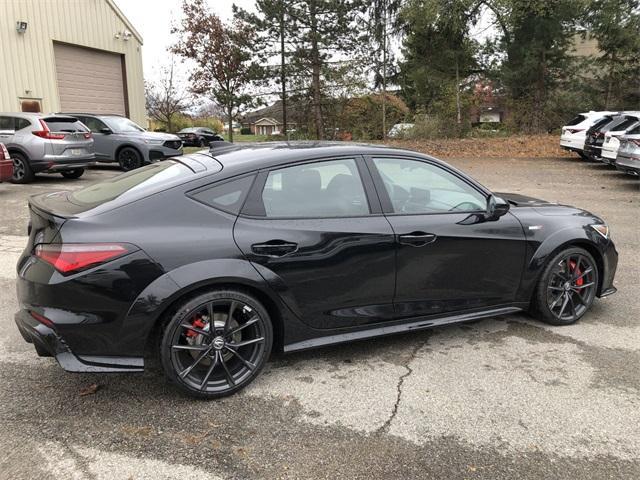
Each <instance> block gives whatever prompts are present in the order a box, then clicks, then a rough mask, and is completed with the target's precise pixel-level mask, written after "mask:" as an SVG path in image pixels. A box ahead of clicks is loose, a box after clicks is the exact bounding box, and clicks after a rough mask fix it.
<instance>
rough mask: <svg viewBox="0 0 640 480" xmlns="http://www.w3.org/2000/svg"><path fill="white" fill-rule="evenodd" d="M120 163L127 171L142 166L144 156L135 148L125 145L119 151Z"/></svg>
mask: <svg viewBox="0 0 640 480" xmlns="http://www.w3.org/2000/svg"><path fill="white" fill-rule="evenodd" d="M118 163H119V164H120V168H122V169H123V170H124V171H125V172H128V171H130V170H135V169H136V168H140V167H141V166H142V156H141V155H140V153H139V152H138V151H137V150H136V149H135V148H131V147H125V148H123V149H122V150H120V152H119V153H118Z"/></svg>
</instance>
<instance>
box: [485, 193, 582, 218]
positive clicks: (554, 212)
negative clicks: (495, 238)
mask: <svg viewBox="0 0 640 480" xmlns="http://www.w3.org/2000/svg"><path fill="white" fill-rule="evenodd" d="M495 195H496V196H498V197H501V198H503V199H504V200H507V201H508V202H509V203H510V204H511V206H512V207H515V208H516V209H517V208H521V207H530V208H532V209H533V210H534V211H535V212H537V213H539V214H540V215H545V216H561V215H592V214H591V213H589V212H587V211H585V210H581V209H579V208H576V207H572V206H571V205H563V204H560V203H557V202H548V201H546V200H540V199H539V198H534V197H528V196H526V195H520V194H519V193H495Z"/></svg>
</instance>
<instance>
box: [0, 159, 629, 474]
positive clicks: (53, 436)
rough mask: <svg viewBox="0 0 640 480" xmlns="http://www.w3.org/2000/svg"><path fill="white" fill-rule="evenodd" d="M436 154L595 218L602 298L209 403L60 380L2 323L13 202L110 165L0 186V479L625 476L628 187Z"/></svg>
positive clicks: (269, 372) (353, 354) (352, 348)
mask: <svg viewBox="0 0 640 480" xmlns="http://www.w3.org/2000/svg"><path fill="white" fill-rule="evenodd" d="M450 162H451V163H452V164H453V165H455V166H457V167H459V168H461V169H463V170H465V171H466V172H468V173H469V174H471V175H472V176H474V177H475V178H477V179H478V180H480V181H481V182H482V183H484V184H485V185H486V186H487V187H489V188H491V189H492V190H493V191H497V192H501V191H502V192H505V191H510V192H517V193H522V194H529V195H531V196H534V197H539V198H543V199H546V200H553V201H559V202H563V203H568V204H572V205H575V206H578V207H581V208H584V209H587V210H590V211H592V212H594V213H596V214H598V215H600V216H601V217H603V218H604V219H606V220H607V221H608V223H609V225H610V227H611V232H612V237H613V239H614V241H615V242H616V245H617V248H618V251H619V253H620V264H619V268H618V273H617V277H616V282H615V283H616V286H617V287H618V290H619V291H618V293H617V294H616V295H613V296H612V297H609V298H605V299H600V300H597V301H596V302H595V304H594V306H593V308H592V310H591V311H590V312H589V313H588V314H587V315H586V316H585V317H584V318H583V319H582V320H581V321H580V322H579V323H578V324H576V325H573V326H569V327H551V326H548V325H544V324H541V323H539V322H537V321H535V320H533V319H531V318H530V317H528V316H527V315H524V314H517V315H509V316H505V317H501V318H495V319H487V320H483V321H479V322H475V323H472V324H466V325H461V326H451V327H446V328H438V329H434V330H430V331H422V332H412V333H410V334H403V335H399V336H394V337H386V338H383V339H376V340H370V341H364V342H359V343H354V344H350V345H342V346H334V347H328V348H323V349H318V350H314V351H309V352H302V353H297V354H291V355H287V356H276V357H274V358H273V359H272V360H271V361H270V363H269V364H268V365H267V367H266V369H265V371H264V373H263V374H262V375H261V376H260V377H259V378H258V379H257V380H256V381H255V382H254V383H253V384H252V385H250V386H249V387H248V388H246V389H245V390H244V391H243V392H242V393H240V394H237V395H235V396H232V397H229V398H226V399H223V400H219V401H209V402H207V401H197V400H193V399H190V398H186V397H184V396H182V395H181V394H179V393H178V392H177V391H176V390H175V389H174V388H172V387H171V386H170V385H169V384H168V383H167V382H166V381H165V379H164V378H163V377H162V375H161V372H160V370H159V368H158V367H157V366H155V365H152V366H151V367H150V368H149V370H148V371H146V372H145V373H143V374H133V375H124V374H112V375H89V374H71V373H66V372H64V371H62V370H61V369H60V368H59V367H58V365H57V364H56V362H55V360H53V359H51V358H39V357H37V356H36V354H35V351H34V350H33V347H32V346H31V345H29V344H26V343H25V342H24V341H23V340H22V338H21V337H20V335H19V333H18V331H17V329H16V328H15V325H14V322H13V313H14V312H15V311H16V309H17V302H16V298H15V287H14V281H15V263H16V261H17V258H18V256H19V255H20V252H21V251H22V248H23V247H24V245H25V242H26V228H27V221H28V211H27V204H26V200H27V198H28V196H29V195H31V194H34V193H40V192H46V191H53V190H57V189H69V188H71V189H73V188H79V187H81V186H84V185H87V184H88V183H90V182H93V181H97V180H101V179H106V178H110V177H112V176H114V175H115V174H117V173H118V171H117V170H116V169H113V168H107V167H101V168H97V169H92V170H90V171H89V172H88V173H87V174H86V175H85V177H83V178H81V179H79V180H65V179H63V178H62V177H60V176H49V177H47V176H41V177H38V179H37V181H36V182H35V183H33V184H31V185H28V186H23V185H11V184H0V452H2V455H1V456H0V479H3V480H4V479H7V480H9V479H11V480H21V479H65V480H66V479H107V480H119V479H135V480H139V479H154V480H157V479H178V478H179V479H204V478H206V479H249V478H251V479H253V478H257V479H263V478H264V479H272V478H287V479H288V478H291V479H294V478H295V479H298V478H309V479H316V478H330V479H334V478H363V479H368V480H370V479H377V478H384V479H413V478H416V479H417V478H421V479H422V478H425V479H426V478H447V479H453V478H468V479H514V478H519V479H552V478H553V479H555V478H566V479H576V478H580V479H588V478H594V479H595V478H598V479H600V478H611V479H621V478H625V479H627V478H628V479H638V478H640V302H639V300H638V292H639V291H640V221H639V218H640V181H638V180H637V179H635V178H632V177H629V176H625V175H623V174H620V173H618V172H616V171H615V170H612V169H611V168H610V167H606V166H604V165H600V164H595V163H585V162H583V161H580V160H578V159H577V158H575V159H569V158H549V159H510V158H503V159H483V158H477V159H459V160H451V161H450ZM92 385H96V387H97V389H96V390H95V392H93V389H92V388H91V386H92ZM92 392H93V393H92ZM83 393H89V394H87V395H83Z"/></svg>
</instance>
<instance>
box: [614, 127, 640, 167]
mask: <svg viewBox="0 0 640 480" xmlns="http://www.w3.org/2000/svg"><path fill="white" fill-rule="evenodd" d="M615 166H616V168H617V169H618V170H620V171H621V172H624V173H628V174H629V175H635V176H639V175H640V125H638V126H636V127H635V128H634V129H632V130H630V131H628V132H627V133H626V134H625V135H624V136H622V137H620V148H618V156H617V157H616V161H615Z"/></svg>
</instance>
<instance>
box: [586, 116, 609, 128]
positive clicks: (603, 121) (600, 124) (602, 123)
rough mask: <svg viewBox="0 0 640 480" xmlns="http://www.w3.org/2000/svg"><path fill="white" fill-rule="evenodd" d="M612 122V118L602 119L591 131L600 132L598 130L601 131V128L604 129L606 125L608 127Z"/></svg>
mask: <svg viewBox="0 0 640 480" xmlns="http://www.w3.org/2000/svg"><path fill="white" fill-rule="evenodd" d="M610 121H611V117H604V118H601V119H600V120H598V121H597V122H596V123H594V124H593V126H592V127H591V128H590V129H589V130H590V131H593V132H595V131H598V130H600V128H601V127H603V126H604V125H606V124H607V123H609V122H610Z"/></svg>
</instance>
